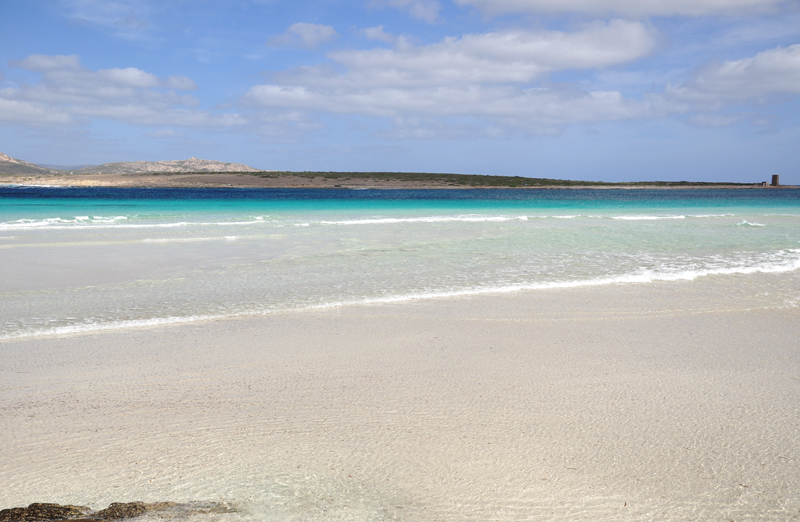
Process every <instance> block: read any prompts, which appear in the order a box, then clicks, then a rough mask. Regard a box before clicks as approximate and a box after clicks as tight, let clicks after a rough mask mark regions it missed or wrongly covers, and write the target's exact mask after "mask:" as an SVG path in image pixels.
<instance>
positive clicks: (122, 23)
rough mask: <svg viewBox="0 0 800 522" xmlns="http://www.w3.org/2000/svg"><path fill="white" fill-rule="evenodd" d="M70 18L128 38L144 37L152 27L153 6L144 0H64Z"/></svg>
mask: <svg viewBox="0 0 800 522" xmlns="http://www.w3.org/2000/svg"><path fill="white" fill-rule="evenodd" d="M61 4H62V6H63V12H64V14H65V16H66V18H67V19H69V20H71V21H73V22H74V23H78V24H81V25H86V26H90V27H97V28H100V29H102V30H104V31H106V32H109V33H111V34H113V35H114V36H117V37H120V38H125V39H132V40H137V39H142V38H145V37H146V36H147V32H148V31H149V30H150V29H152V24H151V23H150V21H149V20H150V18H151V16H152V11H153V6H152V5H151V3H150V2H146V1H144V0H61Z"/></svg>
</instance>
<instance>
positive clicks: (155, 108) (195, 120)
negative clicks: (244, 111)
mask: <svg viewBox="0 0 800 522" xmlns="http://www.w3.org/2000/svg"><path fill="white" fill-rule="evenodd" d="M11 65H12V66H14V67H17V68H22V69H26V70H30V71H35V72H39V73H40V74H41V80H40V81H39V83H36V84H28V83H21V84H19V85H18V86H16V87H8V88H4V89H1V90H0V108H2V110H0V114H2V116H0V119H2V120H4V121H6V122H9V123H16V124H22V125H45V124H49V125H57V124H75V123H80V122H85V121H88V119H90V118H104V119H112V120H117V121H122V122H126V123H130V124H134V125H170V126H191V127H194V126H207V127H230V126H238V125H243V124H244V123H245V120H244V119H243V118H242V117H241V116H239V115H236V114H212V113H209V112H205V111H197V110H193V109H192V108H193V107H196V106H197V105H198V104H199V100H198V99H197V98H195V97H194V96H191V95H188V94H180V93H178V92H176V91H175V89H181V90H188V89H191V88H195V87H196V85H195V83H194V82H193V81H192V80H191V79H190V78H187V77H185V76H171V77H169V78H167V79H166V80H163V79H161V78H159V77H158V76H156V75H154V74H152V73H148V72H146V71H143V70H141V69H137V68H135V67H127V68H113V69H101V70H97V71H92V70H89V69H85V68H83V67H82V66H81V65H80V59H79V58H78V57H77V56H75V55H71V56H42V55H32V56H29V57H27V58H25V59H23V60H16V61H12V62H11Z"/></svg>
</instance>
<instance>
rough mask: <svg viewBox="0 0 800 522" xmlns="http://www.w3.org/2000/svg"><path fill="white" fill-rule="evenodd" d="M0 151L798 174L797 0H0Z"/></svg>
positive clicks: (691, 175)
mask: <svg viewBox="0 0 800 522" xmlns="http://www.w3.org/2000/svg"><path fill="white" fill-rule="evenodd" d="M0 152H4V153H5V154H8V155H9V156H12V157H15V158H19V159H23V160H26V161H31V162H34V163H39V164H51V165H53V164H54V165H80V164H101V163H106V162H111V161H134V160H147V161H157V160H172V159H185V158H189V157H198V158H203V159H214V160H220V161H227V162H238V163H245V164H248V165H251V166H253V167H256V168H260V169H267V170H296V171H297V170H321V171H407V172H452V173H463V174H491V175H517V176H530V177H546V178H557V179H583V180H604V181H634V180H674V181H677V180H690V181H734V182H757V181H769V180H770V177H771V175H773V174H778V175H780V176H781V182H782V183H784V184H789V183H791V184H800V0H354V1H347V2H345V1H339V0H294V1H284V0H241V1H233V0H208V1H206V0H170V1H163V0H161V1H155V0H41V1H36V2H30V1H24V0H0Z"/></svg>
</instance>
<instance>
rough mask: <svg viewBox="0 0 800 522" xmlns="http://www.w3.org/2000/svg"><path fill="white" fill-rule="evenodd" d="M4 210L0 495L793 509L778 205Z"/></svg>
mask: <svg viewBox="0 0 800 522" xmlns="http://www.w3.org/2000/svg"><path fill="white" fill-rule="evenodd" d="M2 194H3V198H2V199H0V292H2V294H0V326H1V327H2V336H3V337H4V339H3V340H2V341H0V427H2V429H0V507H3V508H5V507H12V506H22V505H27V504H28V503H31V502H58V503H72V504H79V505H88V506H90V507H92V508H94V509H99V508H104V507H106V506H107V505H108V504H109V503H111V502H127V501H134V500H141V501H145V502H157V501H176V502H192V501H205V502H214V501H220V502H226V503H228V504H230V505H232V506H235V507H236V508H237V509H238V510H239V511H238V512H237V513H233V514H208V515H196V516H194V517H192V518H193V519H194V520H193V522H212V521H220V522H223V521H230V522H234V521H240V520H241V521H258V520H269V521H345V520H348V521H350V520H352V521H381V520H401V521H414V522H417V521H419V522H423V521H424V522H428V521H484V520H497V521H512V520H537V521H539V520H541V521H545V520H548V521H549V520H569V521H571V520H594V521H611V520H640V521H650V520H720V521H729V520H791V519H793V518H796V517H800V494H799V493H798V492H800V445H798V444H797V441H798V440H800V343H798V341H797V340H798V339H800V307H799V306H798V305H800V270H797V269H798V262H799V260H800V250H799V248H800V243H798V241H800V226H799V225H800V208H798V196H800V194H799V193H798V192H797V191H791V190H786V191H784V190H779V191H771V190H761V191H747V190H737V191H716V190H714V191H683V190H681V191H531V192H528V191H490V192H481V191H448V192H421V193H417V192H412V191H397V192H392V191H376V192H371V191H359V192H357V191H327V192H325V191H323V192H314V191H227V192H226V191H214V190H209V191H182V190H172V191H169V190H167V191H148V190H142V191H137V190H127V191H126V190H117V189H109V190H94V189H43V188H39V189H32V188H22V187H18V188H6V189H2ZM348 303H349V304H348ZM202 318H217V319H216V320H200V319H202ZM164 323H173V324H164ZM148 325H149V326H148Z"/></svg>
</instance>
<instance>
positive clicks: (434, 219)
mask: <svg viewBox="0 0 800 522" xmlns="http://www.w3.org/2000/svg"><path fill="white" fill-rule="evenodd" d="M527 220H528V216H428V217H413V218H371V219H370V218H367V219H346V220H341V221H320V223H321V224H323V225H385V224H395V223H449V222H454V221H460V222H466V223H482V222H503V221H527Z"/></svg>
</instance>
